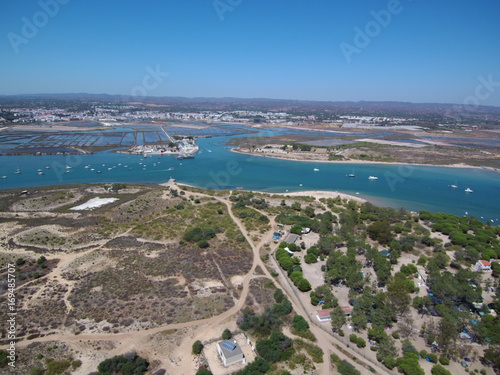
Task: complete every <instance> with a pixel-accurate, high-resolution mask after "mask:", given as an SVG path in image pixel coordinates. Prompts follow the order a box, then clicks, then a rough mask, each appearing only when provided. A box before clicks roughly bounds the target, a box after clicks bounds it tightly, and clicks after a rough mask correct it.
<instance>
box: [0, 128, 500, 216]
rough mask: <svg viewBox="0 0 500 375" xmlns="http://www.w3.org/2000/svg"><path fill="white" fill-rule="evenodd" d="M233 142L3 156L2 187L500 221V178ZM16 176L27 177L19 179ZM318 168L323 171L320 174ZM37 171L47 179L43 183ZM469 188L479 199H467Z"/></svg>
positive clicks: (470, 196)
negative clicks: (186, 188) (246, 150)
mask: <svg viewBox="0 0 500 375" xmlns="http://www.w3.org/2000/svg"><path fill="white" fill-rule="evenodd" d="M273 134H275V133H274V132H272V131H267V132H266V131H263V132H261V134H260V135H261V136H270V135H273ZM227 139H228V138H227V137H213V138H203V139H200V140H198V145H199V146H200V150H201V153H200V154H199V155H197V156H196V158H195V159H185V160H176V159H175V158H174V157H172V156H158V155H153V156H152V157H148V158H143V157H142V156H138V155H129V154H120V153H114V152H101V153H96V154H92V155H69V156H62V155H43V156H1V157H0V163H1V165H0V176H7V178H2V179H0V189H11V188H18V189H27V188H30V187H36V186H47V185H63V184H64V185H65V184H77V183H104V182H130V183H132V182H137V183H146V184H158V183H162V182H166V181H167V180H168V179H169V178H170V177H173V178H175V179H176V180H177V181H178V182H181V183H186V184H191V185H196V186H200V187H204V188H210V189H234V188H236V187H242V188H244V189H248V190H259V191H266V192H275V193H280V192H285V191H287V190H288V191H290V192H291V191H300V190H330V191H339V192H344V193H348V194H353V195H354V194H356V193H359V196H360V197H361V198H365V199H368V200H370V201H372V202H373V203H375V204H378V205H383V206H390V207H394V208H399V207H404V208H406V209H408V210H413V211H420V210H424V209H425V210H429V211H433V212H437V211H443V212H448V213H451V214H455V215H459V216H462V215H464V214H465V212H467V213H468V214H469V215H473V216H476V217H478V218H481V217H482V220H484V221H487V220H488V221H489V220H494V224H495V225H498V220H500V174H498V173H495V172H493V171H489V170H485V169H475V168H470V169H469V168H443V167H423V166H404V165H384V164H365V165H363V164H330V163H328V164H327V163H314V162H293V161H286V160H279V159H271V158H265V157H258V156H249V155H244V154H238V153H234V152H231V151H230V150H229V149H228V147H226V145H225V142H226V141H227ZM120 164H121V165H120ZM66 166H68V167H71V168H66ZM86 166H88V168H85V167H86ZM46 167H49V168H46ZM17 168H19V169H20V170H21V172H22V173H20V174H15V173H14V172H15V171H16V169H17ZM169 168H174V169H173V170H169ZM314 168H317V169H319V171H314V170H313V169H314ZM38 169H41V170H42V172H43V173H44V174H43V175H38V174H37V171H38ZM91 169H94V171H92V170H91ZM353 170H354V173H355V174H356V178H348V177H347V176H346V175H347V174H349V173H352V171H353ZM97 171H100V172H101V173H97ZM368 176H377V177H378V178H379V179H378V180H376V181H373V180H369V179H368ZM451 184H456V185H458V188H457V189H453V188H451V187H450V186H449V185H451ZM300 185H302V186H300ZM467 187H469V188H471V189H472V190H473V191H474V193H471V194H467V193H465V191H464V190H465V188H467Z"/></svg>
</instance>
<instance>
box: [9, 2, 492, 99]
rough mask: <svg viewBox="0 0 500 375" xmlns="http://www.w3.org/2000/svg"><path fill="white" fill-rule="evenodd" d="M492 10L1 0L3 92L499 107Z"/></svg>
mask: <svg viewBox="0 0 500 375" xmlns="http://www.w3.org/2000/svg"><path fill="white" fill-rule="evenodd" d="M62 3H63V4H62ZM43 4H46V5H47V6H43ZM54 4H56V5H54ZM44 8H45V9H49V10H44ZM48 13H51V14H48ZM374 13H377V14H380V15H381V17H382V18H380V19H379V20H378V21H377V20H376V17H374V15H373V14H374ZM499 15H500V2H498V1H491V0H477V1H458V2H457V1H450V0H440V1H431V0H412V1H411V0H401V1H398V0H390V1H378V0H375V1H340V0H336V1H332V0H314V1H305V0H286V1H285V0H271V1H269V0H267V1H265V0H215V1H214V0H161V1H160V0H149V1H138V0H137V1H123V0H121V1H119V0H106V1H102V0H85V1H84V0H71V1H68V0H41V1H29V0H23V1H18V0H3V1H2V2H0V94H23V93H69V92H71V93H75V92H88V93H108V94H126V95H130V94H131V93H132V92H133V90H136V91H137V90H139V91H142V90H144V91H142V92H146V95H151V96H187V97H198V96H207V97H243V98H256V97H259V98H286V99H307V100H335V101H337V100H350V101H360V100H375V101H376V100H394V101H411V102H441V103H463V102H464V101H465V100H467V98H469V100H471V99H470V97H471V96H472V97H474V98H476V99H477V100H478V101H479V103H480V104H484V105H496V106H500V48H498V46H500V23H499V22H498V16H499ZM26 21H27V22H28V23H29V24H31V23H35V28H36V29H35V30H34V31H33V29H31V30H30V28H29V27H28V26H26ZM36 25H38V26H39V27H37V26H36ZM358 30H361V32H362V33H364V34H366V33H368V35H367V36H365V37H364V40H363V37H360V36H359V35H358V37H357V38H356V35H357V34H359V32H358ZM341 46H343V49H344V50H346V49H347V50H348V51H351V52H352V51H355V52H352V53H351V54H348V56H347V57H346V54H345V53H344V52H343V49H342V48H341ZM346 46H347V47H346ZM151 70H153V71H154V70H157V71H159V72H161V74H160V75H157V78H156V79H153V78H154V77H153V78H152V77H149V78H148V75H151V74H150V71H151ZM167 73H168V77H167V76H166V75H167ZM481 77H483V78H484V79H483V80H482V81H481ZM488 77H490V78H488ZM484 80H486V81H488V80H490V82H491V81H492V82H493V83H492V84H490V85H489V87H488V88H485V87H482V88H480V89H479V91H478V90H477V88H478V86H479V85H482V83H481V82H484ZM144 82H146V83H144ZM496 82H499V83H498V84H497V83H496ZM138 87H139V89H138ZM146 89H147V90H146ZM478 93H479V94H478Z"/></svg>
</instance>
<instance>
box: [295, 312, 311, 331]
mask: <svg viewBox="0 0 500 375" xmlns="http://www.w3.org/2000/svg"><path fill="white" fill-rule="evenodd" d="M292 327H293V328H294V329H295V330H297V331H299V332H304V331H307V330H308V329H309V323H307V321H306V320H305V319H304V317H302V316H300V315H295V316H294V317H293V319H292Z"/></svg>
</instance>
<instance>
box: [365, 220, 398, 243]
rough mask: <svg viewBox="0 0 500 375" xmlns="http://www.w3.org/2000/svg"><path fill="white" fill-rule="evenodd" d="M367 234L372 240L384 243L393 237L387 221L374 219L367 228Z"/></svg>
mask: <svg viewBox="0 0 500 375" xmlns="http://www.w3.org/2000/svg"><path fill="white" fill-rule="evenodd" d="M367 232H368V235H369V236H370V238H371V239H372V240H374V241H378V242H379V243H380V244H382V245H386V244H388V243H389V242H391V240H392V239H393V235H392V231H391V225H390V224H389V222H387V221H375V222H374V223H372V224H370V225H369V226H368V228H367Z"/></svg>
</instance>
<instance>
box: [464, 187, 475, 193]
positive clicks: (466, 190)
mask: <svg viewBox="0 0 500 375" xmlns="http://www.w3.org/2000/svg"><path fill="white" fill-rule="evenodd" d="M465 192H466V193H473V192H474V191H473V190H472V189H471V188H467V189H465Z"/></svg>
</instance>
